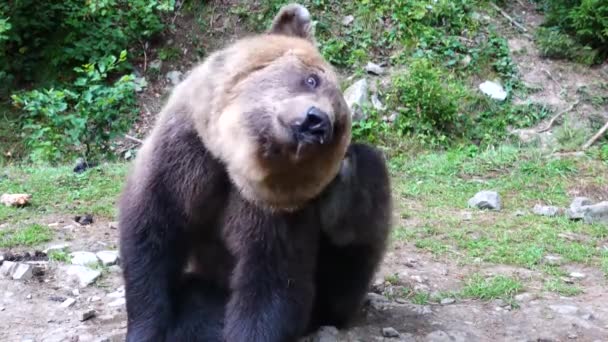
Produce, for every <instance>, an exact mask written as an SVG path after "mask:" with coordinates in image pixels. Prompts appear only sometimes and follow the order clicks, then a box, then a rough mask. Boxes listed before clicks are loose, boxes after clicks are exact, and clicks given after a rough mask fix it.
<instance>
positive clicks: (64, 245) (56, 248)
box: [42, 243, 70, 254]
mask: <svg viewBox="0 0 608 342" xmlns="http://www.w3.org/2000/svg"><path fill="white" fill-rule="evenodd" d="M69 247H70V244H69V243H60V244H57V245H51V246H49V247H47V248H46V249H45V250H43V251H42V252H44V254H49V252H53V251H61V250H64V249H67V248H69Z"/></svg>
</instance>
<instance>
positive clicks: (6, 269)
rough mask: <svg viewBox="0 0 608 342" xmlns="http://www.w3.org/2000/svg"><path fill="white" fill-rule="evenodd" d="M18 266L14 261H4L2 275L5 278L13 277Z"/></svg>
mask: <svg viewBox="0 0 608 342" xmlns="http://www.w3.org/2000/svg"><path fill="white" fill-rule="evenodd" d="M17 266H18V264H17V263H16V262H13V261H4V262H3V263H2V266H0V275H2V276H4V277H11V276H12V275H13V272H15V269H16V268H17Z"/></svg>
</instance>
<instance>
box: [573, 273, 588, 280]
mask: <svg viewBox="0 0 608 342" xmlns="http://www.w3.org/2000/svg"><path fill="white" fill-rule="evenodd" d="M570 277H571V278H574V279H584V278H585V277H586V276H585V274H584V273H581V272H571V273H570Z"/></svg>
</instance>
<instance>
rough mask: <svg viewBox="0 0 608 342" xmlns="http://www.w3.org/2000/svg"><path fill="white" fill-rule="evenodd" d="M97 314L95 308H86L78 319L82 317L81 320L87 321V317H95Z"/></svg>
mask: <svg viewBox="0 0 608 342" xmlns="http://www.w3.org/2000/svg"><path fill="white" fill-rule="evenodd" d="M95 314H96V312H95V310H93V309H89V310H85V311H82V312H81V313H80V317H79V318H78V319H80V321H86V320H87V319H90V318H93V317H95Z"/></svg>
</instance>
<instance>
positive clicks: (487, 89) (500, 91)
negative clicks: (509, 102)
mask: <svg viewBox="0 0 608 342" xmlns="http://www.w3.org/2000/svg"><path fill="white" fill-rule="evenodd" d="M479 90H481V92H482V93H484V94H486V95H488V96H489V97H491V98H492V99H494V100H499V101H504V100H505V99H506V98H507V92H506V91H505V89H504V88H503V87H502V86H501V85H500V84H498V83H496V82H492V81H485V82H483V83H482V84H480V85H479Z"/></svg>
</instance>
